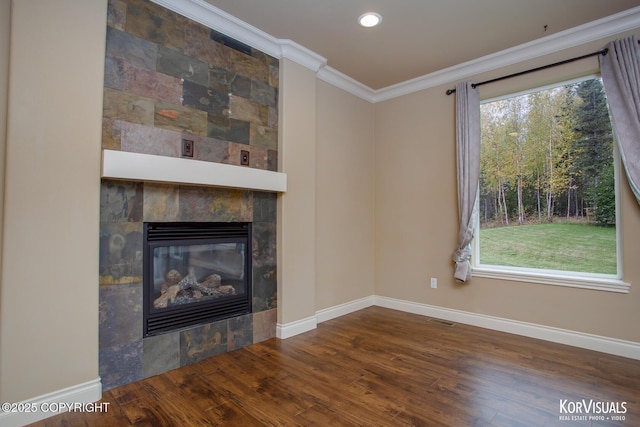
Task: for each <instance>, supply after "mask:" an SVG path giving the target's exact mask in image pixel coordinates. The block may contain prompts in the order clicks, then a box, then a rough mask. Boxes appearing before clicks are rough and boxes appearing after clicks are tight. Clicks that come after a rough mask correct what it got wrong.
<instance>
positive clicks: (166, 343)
mask: <svg viewBox="0 0 640 427" xmlns="http://www.w3.org/2000/svg"><path fill="white" fill-rule="evenodd" d="M179 367H180V332H170V333H167V334H163V335H158V336H155V337H149V338H145V339H143V340H142V374H143V376H144V377H145V378H148V377H152V376H154V375H158V374H162V373H164V372H167V371H170V370H172V369H176V368H179Z"/></svg>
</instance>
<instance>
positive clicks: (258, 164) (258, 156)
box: [229, 142, 269, 170]
mask: <svg viewBox="0 0 640 427" xmlns="http://www.w3.org/2000/svg"><path fill="white" fill-rule="evenodd" d="M241 151H248V152H249V167H252V168H255V169H264V170H266V169H267V167H268V165H269V164H268V163H269V158H268V156H267V150H266V149H265V148H261V147H253V146H249V145H244V144H236V143H234V142H229V164H231V165H235V166H241V164H240V157H241Z"/></svg>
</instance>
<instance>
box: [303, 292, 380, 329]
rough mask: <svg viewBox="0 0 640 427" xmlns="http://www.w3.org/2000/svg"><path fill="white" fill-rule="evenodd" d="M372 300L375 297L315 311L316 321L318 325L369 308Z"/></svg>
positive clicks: (372, 302)
mask: <svg viewBox="0 0 640 427" xmlns="http://www.w3.org/2000/svg"><path fill="white" fill-rule="evenodd" d="M374 298H375V297H374V296H373V295H371V296H368V297H364V298H360V299H357V300H353V301H350V302H346V303H344V304H340V305H336V306H334V307H329V308H325V309H323V310H319V311H316V319H317V320H318V323H322V322H326V321H327V320H331V319H335V318H336V317H340V316H344V315H345V314H349V313H353V312H354V311H358V310H362V309H363V308H367V307H371V306H372V305H373V304H374Z"/></svg>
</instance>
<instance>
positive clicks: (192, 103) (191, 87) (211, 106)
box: [182, 80, 229, 117]
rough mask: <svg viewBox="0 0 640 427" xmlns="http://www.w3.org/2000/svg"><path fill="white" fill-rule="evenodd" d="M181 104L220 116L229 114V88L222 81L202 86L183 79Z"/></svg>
mask: <svg viewBox="0 0 640 427" xmlns="http://www.w3.org/2000/svg"><path fill="white" fill-rule="evenodd" d="M182 98H183V104H184V105H186V106H188V107H193V108H196V109H198V110H202V111H206V112H208V113H210V114H215V115H218V116H222V117H227V116H228V114H229V88H228V86H227V85H226V84H225V83H224V82H217V84H215V85H211V84H210V85H209V87H207V86H202V85H198V84H196V83H193V82H190V81H188V80H185V82H184V90H183V94H182Z"/></svg>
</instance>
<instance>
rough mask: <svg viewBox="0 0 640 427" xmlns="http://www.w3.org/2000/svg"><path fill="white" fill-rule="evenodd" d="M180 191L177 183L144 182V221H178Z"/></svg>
mask: <svg viewBox="0 0 640 427" xmlns="http://www.w3.org/2000/svg"><path fill="white" fill-rule="evenodd" d="M179 202H180V191H179V187H178V186H177V185H169V184H153V183H149V182H146V183H145V184H144V202H143V203H144V211H143V213H142V219H143V221H146V222H154V221H155V222H164V221H167V222H169V221H178V218H179V216H180V212H179V211H180V204H179Z"/></svg>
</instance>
